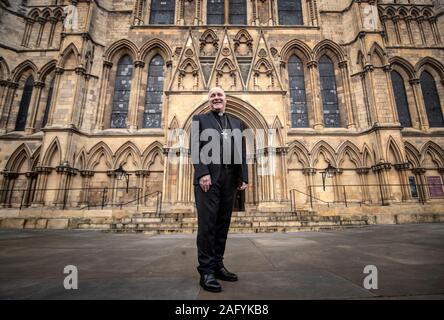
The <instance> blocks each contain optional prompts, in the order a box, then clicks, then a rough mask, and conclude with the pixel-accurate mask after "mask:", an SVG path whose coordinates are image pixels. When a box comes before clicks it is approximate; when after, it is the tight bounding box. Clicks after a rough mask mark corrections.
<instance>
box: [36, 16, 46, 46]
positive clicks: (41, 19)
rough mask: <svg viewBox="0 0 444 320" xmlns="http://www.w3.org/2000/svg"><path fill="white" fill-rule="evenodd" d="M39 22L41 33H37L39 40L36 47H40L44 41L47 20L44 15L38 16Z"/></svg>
mask: <svg viewBox="0 0 444 320" xmlns="http://www.w3.org/2000/svg"><path fill="white" fill-rule="evenodd" d="M37 22H38V23H39V25H40V26H39V33H38V34H37V41H36V43H35V45H36V47H40V43H41V42H42V35H43V31H44V29H45V23H46V20H45V19H44V18H42V17H39V18H37Z"/></svg>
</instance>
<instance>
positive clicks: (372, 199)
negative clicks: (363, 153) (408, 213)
mask: <svg viewBox="0 0 444 320" xmlns="http://www.w3.org/2000/svg"><path fill="white" fill-rule="evenodd" d="M307 189H308V190H307V192H304V191H301V190H298V189H291V190H290V203H291V211H292V212H296V209H297V207H299V206H303V205H306V204H309V205H310V208H313V204H314V203H315V204H323V205H327V206H328V207H330V206H332V205H341V204H342V205H345V206H346V207H348V206H349V205H352V204H359V206H370V205H387V204H388V203H390V202H411V201H417V202H418V203H421V204H425V203H426V202H428V201H429V200H433V199H444V192H443V184H442V183H428V184H415V185H413V186H412V185H410V184H394V183H391V184H356V185H351V184H338V185H326V186H325V188H324V186H323V185H312V186H308V187H307ZM297 194H299V195H301V196H302V198H305V199H303V200H299V201H298V199H297ZM332 199H333V200H332Z"/></svg>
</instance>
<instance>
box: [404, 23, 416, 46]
mask: <svg viewBox="0 0 444 320" xmlns="http://www.w3.org/2000/svg"><path fill="white" fill-rule="evenodd" d="M412 20H413V17H412V16H407V17H405V25H406V27H407V33H408V35H409V42H410V44H414V43H415V42H414V41H413V34H412V26H411V25H410V22H411V21H412Z"/></svg>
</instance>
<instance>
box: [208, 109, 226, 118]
mask: <svg viewBox="0 0 444 320" xmlns="http://www.w3.org/2000/svg"><path fill="white" fill-rule="evenodd" d="M211 112H213V113H214V115H215V116H219V117H222V116H223V115H224V114H225V113H224V112H222V111H221V112H217V111H213V110H212V111H211Z"/></svg>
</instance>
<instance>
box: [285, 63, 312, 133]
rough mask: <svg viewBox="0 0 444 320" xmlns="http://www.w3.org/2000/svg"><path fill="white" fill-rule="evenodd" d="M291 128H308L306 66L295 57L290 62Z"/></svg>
mask: <svg viewBox="0 0 444 320" xmlns="http://www.w3.org/2000/svg"><path fill="white" fill-rule="evenodd" d="M288 82H289V85H288V86H289V88H288V89H289V90H290V105H291V126H292V127H293V128H297V127H308V114H307V101H306V98H305V80H304V66H303V65H302V62H301V60H300V59H299V58H298V57H296V56H295V55H293V56H291V57H290V59H289V60H288Z"/></svg>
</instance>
